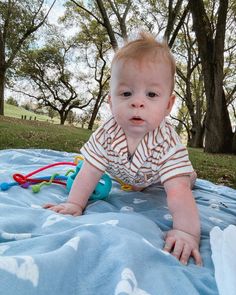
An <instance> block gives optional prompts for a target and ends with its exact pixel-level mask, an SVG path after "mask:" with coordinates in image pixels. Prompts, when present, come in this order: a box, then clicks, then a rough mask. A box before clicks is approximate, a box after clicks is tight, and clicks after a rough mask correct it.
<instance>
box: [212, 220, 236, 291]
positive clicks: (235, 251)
mask: <svg viewBox="0 0 236 295" xmlns="http://www.w3.org/2000/svg"><path fill="white" fill-rule="evenodd" d="M235 223H236V220H235ZM210 242H211V249H212V260H213V263H214V266H215V277H216V283H217V287H218V290H219V293H220V295H235V294H236V247H235V245H236V226H235V225H229V226H228V227H227V228H225V229H224V230H221V229H220V228H219V227H218V226H216V227H214V228H213V229H212V230H211V232H210Z"/></svg>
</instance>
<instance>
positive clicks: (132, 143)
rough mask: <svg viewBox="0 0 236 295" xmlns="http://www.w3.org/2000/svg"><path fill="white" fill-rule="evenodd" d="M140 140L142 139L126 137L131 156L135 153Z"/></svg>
mask: <svg viewBox="0 0 236 295" xmlns="http://www.w3.org/2000/svg"><path fill="white" fill-rule="evenodd" d="M141 140H142V137H141V138H140V137H139V138H133V137H127V144H128V152H129V154H130V155H131V156H132V155H133V154H134V153H135V150H136V149H137V146H138V145H139V143H140V141H141Z"/></svg>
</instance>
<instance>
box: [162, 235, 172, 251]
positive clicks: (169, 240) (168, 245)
mask: <svg viewBox="0 0 236 295" xmlns="http://www.w3.org/2000/svg"><path fill="white" fill-rule="evenodd" d="M174 244H175V240H174V239H173V238H167V239H166V240H165V246H164V249H163V250H164V251H166V252H169V253H170V252H171V250H172V249H173V247H174Z"/></svg>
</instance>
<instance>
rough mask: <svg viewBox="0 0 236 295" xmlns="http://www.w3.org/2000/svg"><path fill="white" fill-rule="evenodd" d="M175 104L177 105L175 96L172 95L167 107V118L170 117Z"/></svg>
mask: <svg viewBox="0 0 236 295" xmlns="http://www.w3.org/2000/svg"><path fill="white" fill-rule="evenodd" d="M174 103H175V95H174V94H172V95H171V96H170V97H169V101H168V105H167V108H166V116H168V115H169V113H170V112H171V110H172V107H173V105H174Z"/></svg>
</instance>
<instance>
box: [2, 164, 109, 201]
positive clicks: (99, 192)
mask: <svg viewBox="0 0 236 295" xmlns="http://www.w3.org/2000/svg"><path fill="white" fill-rule="evenodd" d="M58 165H73V166H76V164H75V163H70V162H58V163H54V164H50V165H47V166H45V167H42V168H39V169H37V170H36V171H33V172H31V173H29V174H27V175H25V176H24V175H22V174H18V173H17V174H14V175H13V178H14V180H15V182H10V183H7V182H3V183H1V184H0V190H1V191H6V190H8V189H10V188H11V187H12V186H15V185H20V186H21V187H23V188H28V187H29V186H30V185H31V186H32V191H33V192H34V193H37V192H39V191H40V188H41V187H42V186H43V185H51V184H52V183H57V184H62V185H65V186H66V189H67V191H68V193H69V192H70V190H71V187H72V184H73V181H74V179H75V177H76V175H77V174H78V172H79V171H80V169H81V167H82V165H83V160H79V162H78V164H77V166H76V170H75V171H74V170H69V171H68V172H67V173H66V175H59V174H58V173H55V174H53V175H52V176H43V177H37V178H31V176H32V175H35V174H37V173H39V172H41V171H43V170H46V169H48V168H51V167H54V166H58ZM71 172H72V173H73V174H71V175H69V173H71ZM111 187H112V181H111V178H110V176H109V175H108V174H106V173H104V174H103V176H102V178H101V179H100V181H99V183H98V184H97V186H96V188H95V190H94V192H93V193H92V195H91V196H90V198H89V199H90V200H101V199H105V198H106V197H108V195H109V192H110V190H111Z"/></svg>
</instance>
